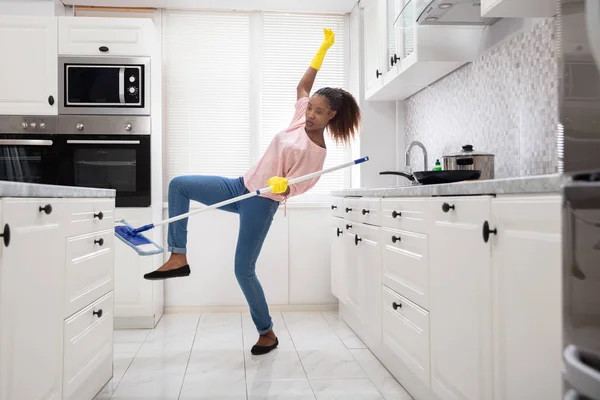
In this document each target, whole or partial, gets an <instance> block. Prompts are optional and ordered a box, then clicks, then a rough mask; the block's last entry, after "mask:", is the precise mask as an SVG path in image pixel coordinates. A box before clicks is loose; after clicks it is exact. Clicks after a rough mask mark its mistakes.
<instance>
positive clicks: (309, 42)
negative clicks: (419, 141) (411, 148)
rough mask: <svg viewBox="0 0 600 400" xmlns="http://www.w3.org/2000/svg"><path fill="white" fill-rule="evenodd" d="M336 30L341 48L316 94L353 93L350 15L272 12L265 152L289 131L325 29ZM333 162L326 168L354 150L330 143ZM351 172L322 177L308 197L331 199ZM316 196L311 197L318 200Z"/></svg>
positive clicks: (331, 55) (265, 68)
mask: <svg viewBox="0 0 600 400" xmlns="http://www.w3.org/2000/svg"><path fill="white" fill-rule="evenodd" d="M324 27H329V28H331V29H333V31H334V32H335V44H334V45H333V47H331V49H329V51H328V52H327V55H326V56H325V61H324V62H323V67H322V68H321V70H320V71H319V73H318V74H317V79H316V81H315V84H314V86H313V92H315V91H317V90H318V89H320V88H322V87H325V86H331V87H341V88H344V89H347V87H348V83H347V82H348V76H347V72H346V65H347V64H348V63H347V60H346V54H347V52H346V40H345V39H346V35H345V33H346V31H345V30H346V17H345V16H342V15H303V14H282V13H266V14H264V16H263V40H262V43H263V45H262V57H261V58H262V68H261V70H262V76H261V93H260V94H261V133H260V135H261V136H260V142H261V151H263V152H264V150H265V149H266V148H267V146H268V145H269V143H270V142H271V140H272V139H273V136H274V135H275V134H277V132H279V131H281V130H282V129H284V128H285V127H287V126H288V125H289V123H290V121H291V120H292V116H293V115H294V103H295V102H296V86H297V85H298V82H299V81H300V78H302V75H303V74H304V72H305V71H306V69H307V68H308V66H309V65H310V62H311V61H312V59H313V57H314V56H315V53H316V52H317V50H318V48H319V45H320V44H321V42H322V41H323V28H324ZM326 144H327V158H326V160H325V166H324V168H329V167H333V166H336V165H338V164H342V163H344V162H346V161H348V160H349V158H350V153H349V150H348V149H347V148H345V147H343V145H340V146H339V147H338V146H336V144H335V143H334V142H333V141H331V140H329V139H328V140H327V141H326ZM346 176H349V175H348V171H347V170H340V171H336V172H333V173H329V174H327V175H323V176H321V178H320V180H319V182H318V183H317V184H316V185H315V187H314V188H313V189H311V190H310V191H309V192H308V193H307V194H306V195H304V196H302V197H305V198H306V197H308V195H309V194H311V195H313V196H319V195H320V196H324V195H328V194H329V192H330V191H331V190H332V189H337V188H342V187H343V186H344V183H345V177H346ZM313 196H311V197H313Z"/></svg>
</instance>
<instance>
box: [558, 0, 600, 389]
mask: <svg viewBox="0 0 600 400" xmlns="http://www.w3.org/2000/svg"><path fill="white" fill-rule="evenodd" d="M557 4H558V6H559V7H560V12H559V14H558V21H557V22H558V25H557V27H558V29H557V53H558V68H559V71H558V72H559V134H558V148H559V168H560V170H561V172H563V175H564V178H565V180H564V184H563V187H562V199H563V202H562V212H563V227H562V229H563V236H562V240H563V252H562V253H563V292H562V296H563V309H562V313H563V393H562V396H563V397H564V399H565V400H567V399H568V400H600V0H558V1H557Z"/></svg>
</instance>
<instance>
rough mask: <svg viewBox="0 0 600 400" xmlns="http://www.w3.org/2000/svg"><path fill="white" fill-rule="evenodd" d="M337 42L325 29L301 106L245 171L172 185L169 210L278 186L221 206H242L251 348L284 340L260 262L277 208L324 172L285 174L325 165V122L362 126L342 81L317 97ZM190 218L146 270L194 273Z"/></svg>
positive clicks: (333, 130)
mask: <svg viewBox="0 0 600 400" xmlns="http://www.w3.org/2000/svg"><path fill="white" fill-rule="evenodd" d="M333 43H334V33H333V32H332V31H331V29H325V40H324V41H323V43H322V45H321V47H320V48H319V51H318V52H317V54H316V55H315V57H314V59H313V61H312V63H311V64H310V67H309V68H308V70H307V71H306V72H305V74H304V76H303V77H302V80H301V81H300V83H299V84H298V87H297V102H296V112H295V115H294V118H293V119H292V123H291V124H290V126H289V127H288V128H287V129H285V130H284V131H282V132H280V133H279V134H277V135H276V136H275V138H273V141H272V142H271V144H270V145H269V147H268V149H267V151H266V152H265V154H264V155H263V157H262V158H261V160H260V161H259V162H258V163H257V164H255V165H254V166H253V167H252V168H250V170H249V171H248V172H246V174H244V176H243V177H240V178H235V179H231V178H223V177H219V176H180V177H177V178H175V179H173V180H172V181H171V183H170V185H169V217H173V216H176V215H180V214H183V213H187V212H188V211H189V207H190V200H194V201H197V202H200V203H203V204H205V205H211V204H215V203H217V202H221V201H224V200H227V199H230V198H233V197H237V196H241V195H243V194H246V193H249V192H250V191H254V190H257V189H261V188H263V187H265V186H273V187H274V189H273V191H272V193H266V194H262V195H260V196H255V197H251V198H249V199H246V200H243V201H241V202H237V203H233V204H230V205H227V206H224V207H222V208H221V209H222V210H225V211H229V212H234V213H238V214H239V215H240V227H239V235H238V242H237V248H236V252H235V276H236V278H237V280H238V283H239V284H240V287H241V289H242V291H243V293H244V296H245V297H246V300H247V302H248V305H249V307H250V314H251V316H252V320H253V321H254V324H255V325H256V329H257V330H258V333H259V339H258V342H257V343H256V345H254V346H253V348H252V350H251V351H252V354H266V353H268V352H270V351H271V350H273V349H274V348H275V347H277V345H278V344H279V341H278V339H277V337H276V336H275V333H274V332H273V323H272V320H271V316H270V315H269V308H268V306H267V301H266V299H265V295H264V292H263V289H262V287H261V285H260V282H259V281H258V278H257V277H256V273H255V266H256V261H257V259H258V256H259V254H260V250H261V248H262V245H263V242H264V240H265V238H266V236H267V233H268V231H269V227H270V226H271V222H272V220H273V216H274V215H275V212H276V211H277V208H278V207H279V204H280V203H281V202H284V201H286V200H287V199H288V198H289V197H291V196H296V195H299V194H302V193H304V192H306V191H308V190H309V189H310V188H312V187H313V186H314V185H315V184H316V183H317V181H318V178H315V179H312V180H308V181H304V182H300V183H298V184H293V185H289V186H288V184H287V178H294V177H298V176H302V175H306V174H309V173H312V172H316V171H320V170H322V169H323V163H324V161H325V155H326V152H327V151H326V147H325V137H324V133H325V130H326V128H327V130H328V132H329V134H330V135H331V136H332V137H333V139H334V140H335V141H336V142H342V143H348V142H350V141H351V139H352V138H353V137H354V135H355V134H356V132H357V129H358V126H359V123H360V117H361V116H360V110H359V108H358V105H357V104H356V101H355V100H354V98H353V97H352V95H350V94H349V93H348V92H346V91H344V90H342V89H335V88H323V89H320V90H318V91H317V92H316V93H315V94H314V95H313V96H312V97H310V98H309V97H308V96H309V93H310V90H311V89H312V86H313V83H314V81H315V77H316V75H317V71H318V70H319V69H320V68H321V65H322V63H323V59H324V58H325V53H326V52H327V50H328V49H329V48H330V47H331V46H332V45H333ZM186 244H187V219H184V220H181V221H178V222H174V223H171V224H170V225H169V236H168V245H169V247H168V250H169V252H171V256H170V258H169V260H168V261H167V262H166V263H165V264H164V265H163V266H162V267H160V268H159V269H158V270H156V271H153V272H150V273H148V274H146V275H145V276H144V278H146V279H150V280H156V279H167V278H174V277H181V276H188V275H189V274H190V267H189V265H188V261H187V258H186Z"/></svg>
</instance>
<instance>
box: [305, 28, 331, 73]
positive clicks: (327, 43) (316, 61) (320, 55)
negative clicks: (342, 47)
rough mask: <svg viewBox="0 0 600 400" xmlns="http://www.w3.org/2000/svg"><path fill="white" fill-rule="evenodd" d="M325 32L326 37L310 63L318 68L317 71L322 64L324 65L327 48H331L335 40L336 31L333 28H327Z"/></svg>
mask: <svg viewBox="0 0 600 400" xmlns="http://www.w3.org/2000/svg"><path fill="white" fill-rule="evenodd" d="M323 32H324V33H325V39H324V40H323V43H322V44H321V47H320V48H319V51H318V52H317V54H316V55H315V58H313V60H312V62H311V63H310V66H311V67H313V68H314V69H316V70H317V71H318V70H320V69H321V66H322V65H323V60H324V59H325V53H327V50H329V49H330V48H331V46H333V43H334V42H335V33H333V31H332V30H331V29H329V28H325V29H323Z"/></svg>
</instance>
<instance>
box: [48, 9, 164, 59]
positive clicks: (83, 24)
mask: <svg viewBox="0 0 600 400" xmlns="http://www.w3.org/2000/svg"><path fill="white" fill-rule="evenodd" d="M153 40H154V35H153V30H152V22H151V21H150V20H149V19H133V18H114V19H112V18H111V19H109V18H93V17H88V18H71V17H60V18H59V19H58V53H59V54H61V55H78V56H79V55H93V56H100V57H103V56H104V57H106V56H127V57H131V56H150V55H152V41H153ZM102 46H104V47H106V49H103V50H105V51H101V50H100V47H102Z"/></svg>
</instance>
